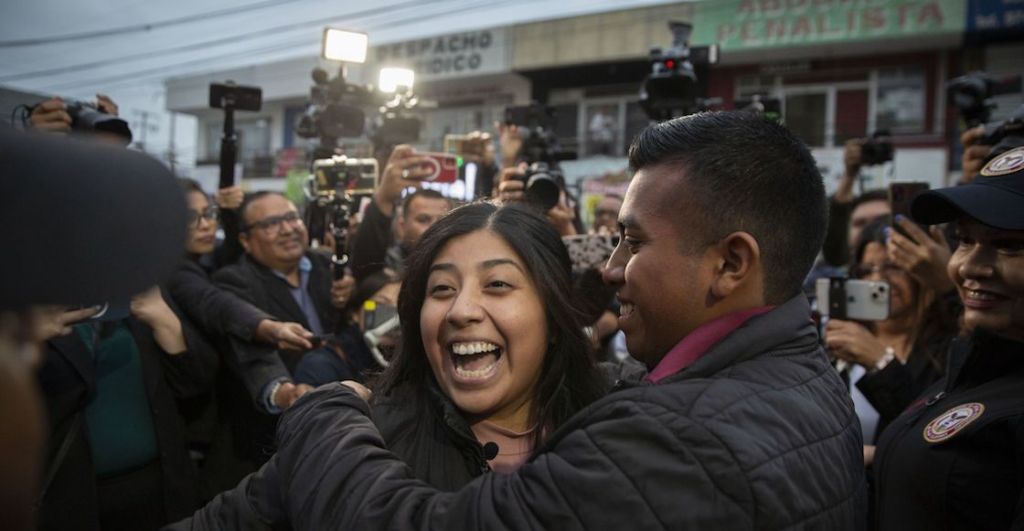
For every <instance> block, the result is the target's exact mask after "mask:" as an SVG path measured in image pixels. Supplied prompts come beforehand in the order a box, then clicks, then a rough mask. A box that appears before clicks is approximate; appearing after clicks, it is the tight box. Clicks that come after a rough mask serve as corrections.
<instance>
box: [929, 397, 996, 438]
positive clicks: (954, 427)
mask: <svg viewBox="0 0 1024 531" xmlns="http://www.w3.org/2000/svg"><path fill="white" fill-rule="evenodd" d="M984 412H985V405H984V404H981V403H979V402H971V403H968V404H962V405H959V406H956V407H954V408H953V409H950V410H949V411H946V412H945V413H943V414H941V415H939V416H938V417H935V419H933V420H932V421H931V422H929V423H928V425H927V426H925V427H924V440H925V441H927V442H930V443H933V444H934V443H938V442H942V441H945V440H946V439H949V438H950V437H952V436H954V435H956V434H957V433H960V432H961V431H963V429H964V428H966V427H967V426H968V425H969V424H970V423H972V422H974V421H975V419H977V418H978V417H980V416H981V414H982V413H984Z"/></svg>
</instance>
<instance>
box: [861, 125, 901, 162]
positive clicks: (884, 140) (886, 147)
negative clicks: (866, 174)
mask: <svg viewBox="0 0 1024 531" xmlns="http://www.w3.org/2000/svg"><path fill="white" fill-rule="evenodd" d="M892 156H893V147H892V142H890V141H889V132H888V131H875V133H874V134H873V135H871V138H869V139H868V140H867V141H865V142H864V144H863V145H861V148H860V163H861V164H863V165H864V166H877V165H879V164H885V163H886V162H889V161H891V160H892Z"/></svg>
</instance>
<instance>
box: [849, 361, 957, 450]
mask: <svg viewBox="0 0 1024 531" xmlns="http://www.w3.org/2000/svg"><path fill="white" fill-rule="evenodd" d="M943 344H944V345H947V346H948V342H944V343H943ZM941 376H942V372H941V371H940V370H939V368H938V366H936V364H935V363H933V362H932V360H931V358H929V357H928V355H927V353H925V352H918V353H914V354H913V355H911V356H910V358H908V359H907V364H906V365H903V364H902V363H899V362H896V361H895V360H894V361H893V363H890V364H889V365H887V366H886V367H885V368H884V369H882V370H880V371H878V372H875V373H867V374H865V375H864V376H862V377H861V378H860V380H857V382H856V385H857V389H859V390H860V392H861V393H863V394H864V397H865V398H867V399H868V402H871V405H872V407H874V408H875V411H878V426H877V427H876V428H875V440H874V441H864V442H865V443H866V444H874V443H876V442H877V441H878V439H879V437H881V434H882V432H883V431H884V430H885V428H887V427H888V426H889V424H890V423H891V422H892V421H893V420H894V419H895V418H896V417H898V416H899V415H900V413H902V412H903V410H904V409H906V407H907V406H909V405H910V403H911V402H913V401H914V399H915V398H917V397H919V396H921V393H923V392H924V391H925V390H926V389H928V386H930V385H931V384H933V383H935V381H936V380H938V379H939V378H940V377H941Z"/></svg>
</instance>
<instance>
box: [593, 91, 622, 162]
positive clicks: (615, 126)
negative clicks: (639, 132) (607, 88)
mask: <svg viewBox="0 0 1024 531" xmlns="http://www.w3.org/2000/svg"><path fill="white" fill-rule="evenodd" d="M619 106H620V105H619V102H614V103H598V104H588V105H587V114H586V123H585V124H584V126H585V127H586V138H587V155H606V156H616V155H619V154H620V152H621V150H620V149H618V148H619V142H616V140H618V138H619V132H620V130H621V129H622V123H621V122H620V121H619Z"/></svg>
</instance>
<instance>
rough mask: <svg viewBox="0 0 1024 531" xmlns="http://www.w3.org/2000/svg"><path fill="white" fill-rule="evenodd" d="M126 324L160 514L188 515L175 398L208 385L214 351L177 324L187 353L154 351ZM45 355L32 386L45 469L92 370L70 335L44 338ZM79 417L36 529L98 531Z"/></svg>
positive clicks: (81, 403) (91, 385)
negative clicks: (138, 368) (36, 392)
mask: <svg viewBox="0 0 1024 531" xmlns="http://www.w3.org/2000/svg"><path fill="white" fill-rule="evenodd" d="M128 322H129V328H130V330H131V333H132V336H133V337H134V338H135V342H136V344H137V345H138V349H139V356H140V358H141V363H142V373H143V379H144V383H145V388H146V393H147V396H148V398H149V406H150V412H151V413H152V415H153V424H154V427H155V430H156V439H157V446H158V449H159V451H160V457H159V460H160V469H161V472H162V476H163V507H164V512H165V516H166V517H167V519H168V520H175V519H178V518H181V517H182V516H185V515H188V514H190V513H191V512H192V511H193V510H194V509H195V507H196V504H197V501H198V500H197V498H196V496H195V493H196V486H195V477H196V473H195V470H194V467H193V465H192V462H191V460H190V459H189V456H188V451H187V448H186V441H185V428H184V424H183V422H182V419H181V418H180V416H179V415H178V410H177V407H176V404H175V399H177V398H187V397H190V396H195V395H197V394H199V393H202V392H205V391H206V390H208V389H209V386H210V383H211V379H212V377H213V372H214V370H215V367H216V355H215V354H214V353H212V351H210V350H209V346H208V345H207V344H206V343H205V341H204V340H203V339H202V338H201V336H199V335H198V334H197V333H195V331H194V330H192V329H191V328H190V327H189V326H188V325H187V324H186V323H185V322H182V328H183V331H184V332H185V340H186V343H187V344H188V347H189V350H188V351H186V352H183V353H181V354H178V355H175V356H170V355H168V354H166V353H165V352H164V351H163V350H162V349H161V348H160V346H159V345H158V344H157V343H156V340H155V339H154V338H153V333H152V331H151V330H150V329H149V328H148V327H147V326H146V325H145V324H143V323H140V322H138V321H136V320H135V319H133V318H129V321H128ZM45 355H46V357H45V359H44V362H43V366H42V367H41V368H40V370H39V384H40V389H41V391H42V393H43V396H44V399H45V403H46V409H47V413H48V417H49V421H50V422H49V426H50V431H49V441H48V448H47V466H46V470H48V471H49V469H50V467H52V466H53V462H54V458H55V455H56V454H57V452H58V449H59V447H60V446H61V444H62V442H63V441H64V439H65V437H67V436H68V432H69V429H70V428H71V427H72V425H73V424H74V419H75V417H76V416H77V415H78V414H82V415H84V414H85V408H86V406H87V405H88V404H89V402H90V401H91V400H92V398H93V395H94V393H95V391H96V369H95V364H94V362H93V355H92V353H91V352H90V351H89V350H88V348H87V347H86V345H85V344H84V343H83V342H82V340H81V339H80V338H79V337H78V335H76V334H74V333H72V334H69V335H66V336H63V337H57V338H54V339H52V340H50V341H48V342H47V343H46V353H45ZM211 362H212V364H211ZM84 420H85V419H84V418H82V420H81V421H80V422H79V424H78V431H77V432H76V433H75V434H74V436H73V439H71V441H72V442H71V446H70V447H69V448H70V449H69V450H68V452H67V454H66V456H65V457H64V459H63V460H62V461H61V462H60V464H59V466H58V467H57V468H56V475H55V476H54V478H53V481H52V482H51V484H50V486H49V488H48V490H47V491H46V497H45V498H44V499H43V504H42V507H40V509H39V513H38V514H39V529H43V530H47V529H60V530H69V529H71V530H78V529H81V530H95V529H99V522H98V514H99V511H98V501H97V494H96V473H95V470H94V469H93V463H92V452H91V449H90V446H89V435H88V429H87V427H86V425H85V422H84Z"/></svg>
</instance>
